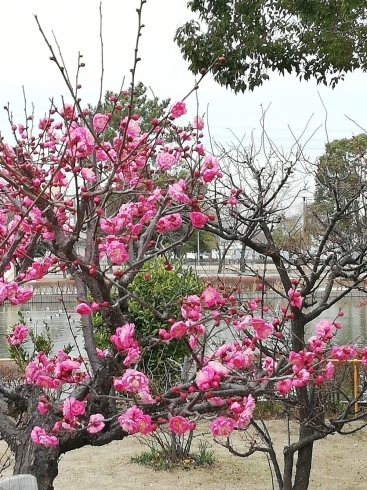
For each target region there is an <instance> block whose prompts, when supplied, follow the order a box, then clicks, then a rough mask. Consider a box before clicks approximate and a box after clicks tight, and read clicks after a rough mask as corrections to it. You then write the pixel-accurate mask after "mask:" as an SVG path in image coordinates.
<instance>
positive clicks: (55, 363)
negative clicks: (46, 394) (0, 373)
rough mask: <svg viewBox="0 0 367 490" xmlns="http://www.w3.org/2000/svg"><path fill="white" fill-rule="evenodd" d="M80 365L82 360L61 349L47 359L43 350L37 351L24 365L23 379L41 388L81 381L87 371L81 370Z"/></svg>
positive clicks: (55, 387) (56, 386)
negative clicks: (73, 357) (25, 365)
mask: <svg viewBox="0 0 367 490" xmlns="http://www.w3.org/2000/svg"><path fill="white" fill-rule="evenodd" d="M81 366H82V362H81V361H80V360H79V359H72V358H71V357H70V356H69V355H68V354H66V353H65V352H63V351H61V350H59V351H58V352H57V356H56V357H55V358H52V359H49V358H48V357H47V356H46V354H45V353H44V352H38V353H37V354H36V356H35V358H34V359H33V360H32V361H31V362H30V363H29V364H28V365H27V367H26V370H25V381H26V383H29V384H35V385H37V386H42V387H43V388H54V389H57V388H58V387H59V386H60V385H62V384H64V383H72V384H77V383H81V382H83V381H84V380H85V379H86V378H87V373H86V372H85V371H82V370H81Z"/></svg>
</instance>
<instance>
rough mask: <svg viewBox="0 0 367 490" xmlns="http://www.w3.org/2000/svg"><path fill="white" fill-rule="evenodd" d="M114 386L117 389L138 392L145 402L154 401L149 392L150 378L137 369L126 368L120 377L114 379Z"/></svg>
mask: <svg viewBox="0 0 367 490" xmlns="http://www.w3.org/2000/svg"><path fill="white" fill-rule="evenodd" d="M113 386H114V388H115V389H116V390H117V391H127V392H130V393H137V394H138V395H139V396H140V397H141V398H142V400H143V401H144V402H145V403H151V402H152V401H153V399H152V397H151V395H150V393H149V379H148V378H147V376H146V375H145V374H143V373H142V372H140V371H137V370H136V369H126V371H125V372H124V374H123V375H122V376H121V377H120V378H115V379H114V380H113Z"/></svg>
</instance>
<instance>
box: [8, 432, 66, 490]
mask: <svg viewBox="0 0 367 490" xmlns="http://www.w3.org/2000/svg"><path fill="white" fill-rule="evenodd" d="M58 456H59V450H58V447H55V448H48V447H45V446H38V445H36V444H34V442H33V441H32V440H31V438H30V436H29V432H28V431H25V432H24V433H23V434H22V435H20V434H19V437H18V440H17V442H16V448H15V466H14V472H13V474H14V475H19V474H31V475H33V476H35V477H36V478H37V484H38V490H53V489H54V485H53V483H54V480H55V478H56V477H57V475H58V464H59V463H58Z"/></svg>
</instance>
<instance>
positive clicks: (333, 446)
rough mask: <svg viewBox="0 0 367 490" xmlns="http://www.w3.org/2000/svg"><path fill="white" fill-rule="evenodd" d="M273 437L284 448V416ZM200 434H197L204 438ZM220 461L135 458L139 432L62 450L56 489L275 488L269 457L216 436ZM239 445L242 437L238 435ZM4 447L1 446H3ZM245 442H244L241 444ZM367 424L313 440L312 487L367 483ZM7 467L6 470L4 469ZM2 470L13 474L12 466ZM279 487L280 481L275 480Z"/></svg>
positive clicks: (353, 488)
mask: <svg viewBox="0 0 367 490" xmlns="http://www.w3.org/2000/svg"><path fill="white" fill-rule="evenodd" d="M269 425H270V427H271V433H272V435H273V440H274V443H275V445H276V447H277V449H278V454H281V451H282V447H283V445H284V442H285V440H286V431H285V422H284V421H282V420H275V421H270V422H269ZM202 438H203V436H200V437H199V438H198V439H196V442H198V441H199V439H202ZM206 439H207V440H208V441H209V444H210V446H211V448H212V449H214V451H215V455H216V462H215V464H214V465H213V466H211V467H207V468H192V469H188V470H185V469H182V468H178V469H175V470H173V471H154V470H153V469H150V468H147V467H144V466H140V465H138V464H136V463H132V462H131V460H130V459H131V456H135V455H138V454H140V453H141V452H143V451H147V446H144V445H141V443H140V442H139V441H138V439H137V438H135V437H128V438H126V439H125V440H123V441H117V442H113V443H111V444H109V445H107V446H104V447H97V448H95V447H85V448H82V449H79V450H77V451H72V452H69V453H67V454H66V455H64V456H62V458H61V461H60V465H59V476H58V477H57V479H56V480H55V490H78V489H80V490H82V489H83V490H84V489H88V490H101V489H111V490H112V489H114V490H117V489H118V490H140V489H156V490H187V489H189V490H198V489H200V490H213V489H215V490H271V489H272V485H271V479H270V473H269V466H268V463H267V460H266V457H265V456H264V455H263V454H260V453H257V454H254V455H252V456H251V457H249V458H238V457H235V456H232V455H231V454H229V453H228V451H227V450H226V449H224V448H222V447H221V446H219V445H217V444H215V443H214V442H213V441H212V438H210V436H209V437H206ZM238 444H239V446H238V447H241V441H240V440H238ZM1 447H3V446H1ZM242 447H243V446H242ZM366 448H367V429H364V430H362V431H360V432H358V433H356V434H353V435H350V436H340V435H334V436H329V437H328V438H327V439H325V440H323V441H318V442H317V443H316V446H315V456H314V465H313V473H312V482H311V484H310V490H315V489H322V490H366V489H367V450H366ZM5 473H6V474H5ZM5 473H4V476H8V475H10V474H11V471H10V469H8V470H7V471H6V472H5ZM275 488H277V486H275Z"/></svg>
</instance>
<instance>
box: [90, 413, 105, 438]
mask: <svg viewBox="0 0 367 490" xmlns="http://www.w3.org/2000/svg"><path fill="white" fill-rule="evenodd" d="M104 426H105V423H104V417H103V415H102V414H101V413H95V414H93V415H91V416H90V417H89V422H88V426H87V432H89V434H96V433H97V432H101V430H103V428H104Z"/></svg>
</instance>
